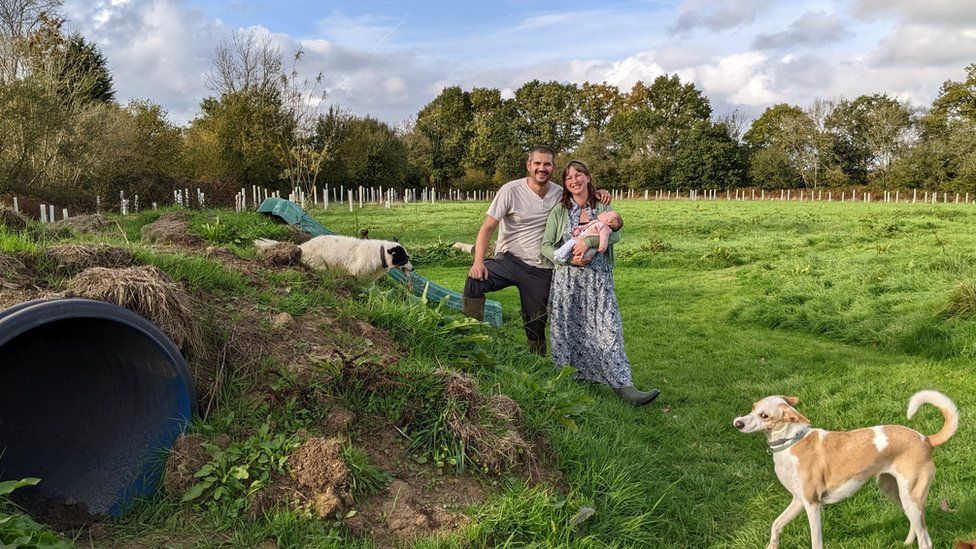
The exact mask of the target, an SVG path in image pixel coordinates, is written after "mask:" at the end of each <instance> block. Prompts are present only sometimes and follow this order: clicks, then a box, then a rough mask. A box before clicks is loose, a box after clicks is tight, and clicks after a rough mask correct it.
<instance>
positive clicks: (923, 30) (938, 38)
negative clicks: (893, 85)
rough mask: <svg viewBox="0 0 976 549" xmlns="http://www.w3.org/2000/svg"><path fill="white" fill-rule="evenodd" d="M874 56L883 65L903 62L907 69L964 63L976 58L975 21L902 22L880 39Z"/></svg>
mask: <svg viewBox="0 0 976 549" xmlns="http://www.w3.org/2000/svg"><path fill="white" fill-rule="evenodd" d="M974 9H976V8H974ZM874 59H875V60H876V61H877V62H878V63H879V64H881V65H892V66H898V65H901V66H904V68H905V69H906V70H911V69H910V67H917V66H932V65H938V66H953V65H959V66H962V65H965V64H968V63H971V62H973V61H974V60H976V25H973V26H970V27H962V28H953V29H947V28H945V27H940V26H935V25H915V24H910V23H909V24H903V25H899V26H898V27H896V28H895V29H894V30H893V31H892V32H891V34H889V35H888V36H887V37H885V39H884V40H882V41H881V44H880V47H879V49H878V51H877V52H876V53H875V55H874Z"/></svg>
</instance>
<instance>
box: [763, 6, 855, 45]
mask: <svg viewBox="0 0 976 549" xmlns="http://www.w3.org/2000/svg"><path fill="white" fill-rule="evenodd" d="M844 34H845V29H844V25H843V24H842V23H841V20H840V17H838V15H837V14H835V13H827V12H823V11H815V12H809V13H805V14H803V16H801V17H800V18H799V19H797V20H796V21H794V22H793V24H791V25H790V28H789V29H787V30H784V31H779V32H774V33H763V34H759V35H757V36H756V39H755V41H753V47H755V48H758V49H761V50H766V49H780V48H793V47H796V46H807V45H815V44H826V43H829V42H834V41H836V40H839V39H841V38H842V37H843V36H844Z"/></svg>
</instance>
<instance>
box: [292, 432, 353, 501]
mask: <svg viewBox="0 0 976 549" xmlns="http://www.w3.org/2000/svg"><path fill="white" fill-rule="evenodd" d="M288 470H289V471H291V476H292V477H293V478H294V479H295V480H297V481H298V482H299V484H301V485H303V486H307V487H308V488H311V489H312V490H314V491H315V492H325V491H327V490H330V489H331V490H334V489H338V488H340V487H341V486H344V485H345V484H346V479H347V478H348V477H349V468H348V467H346V462H345V461H343V459H342V446H341V444H340V443H339V441H338V440H327V439H324V438H320V437H314V438H310V439H308V440H307V441H305V443H304V444H302V445H301V446H300V447H299V448H298V449H297V450H295V451H294V452H292V453H291V455H290V456H288Z"/></svg>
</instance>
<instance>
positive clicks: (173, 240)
mask: <svg viewBox="0 0 976 549" xmlns="http://www.w3.org/2000/svg"><path fill="white" fill-rule="evenodd" d="M188 219H189V217H188V216H187V215H186V213H185V212H168V213H164V214H163V215H161V216H159V219H157V220H156V221H155V222H154V223H150V224H148V225H144V226H143V227H142V230H141V233H142V239H143V240H145V241H146V242H150V243H153V244H179V245H183V246H197V245H200V244H203V239H202V238H200V237H199V236H197V235H195V234H193V233H191V232H190V224H189V221H188Z"/></svg>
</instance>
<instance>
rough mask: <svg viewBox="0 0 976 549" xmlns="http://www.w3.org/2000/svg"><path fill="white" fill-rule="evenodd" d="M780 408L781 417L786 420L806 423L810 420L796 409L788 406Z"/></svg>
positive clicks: (808, 423)
mask: <svg viewBox="0 0 976 549" xmlns="http://www.w3.org/2000/svg"><path fill="white" fill-rule="evenodd" d="M782 410H783V419H785V420H786V421H787V422H789V423H806V424H807V425H810V420H809V419H807V417H806V416H805V415H803V414H801V413H800V412H797V411H796V409H794V408H792V407H789V408H782Z"/></svg>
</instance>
